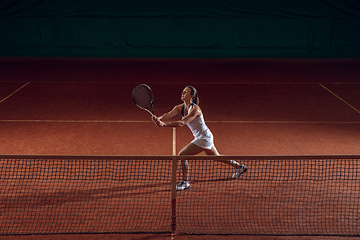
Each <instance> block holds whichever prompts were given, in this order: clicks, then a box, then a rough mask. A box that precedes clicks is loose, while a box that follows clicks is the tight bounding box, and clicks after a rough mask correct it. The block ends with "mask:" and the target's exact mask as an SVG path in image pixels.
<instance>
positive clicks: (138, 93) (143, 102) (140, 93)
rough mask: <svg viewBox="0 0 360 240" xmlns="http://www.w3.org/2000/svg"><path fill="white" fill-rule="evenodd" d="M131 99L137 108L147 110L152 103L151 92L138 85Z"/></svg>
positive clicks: (145, 87)
mask: <svg viewBox="0 0 360 240" xmlns="http://www.w3.org/2000/svg"><path fill="white" fill-rule="evenodd" d="M133 99H134V101H135V103H136V104H137V105H138V106H139V107H142V108H148V107H149V106H150V105H151V104H152V101H153V95H152V91H151V89H150V88H148V87H147V86H145V85H140V86H138V87H136V88H135V89H134V91H133Z"/></svg>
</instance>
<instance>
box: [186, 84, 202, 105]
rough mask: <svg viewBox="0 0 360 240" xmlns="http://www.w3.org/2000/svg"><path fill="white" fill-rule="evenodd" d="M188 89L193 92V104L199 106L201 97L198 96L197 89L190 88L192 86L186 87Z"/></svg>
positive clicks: (191, 93)
mask: <svg viewBox="0 0 360 240" xmlns="http://www.w3.org/2000/svg"><path fill="white" fill-rule="evenodd" d="M186 87H188V88H190V90H191V91H190V95H192V96H193V98H192V102H193V103H195V104H196V105H199V103H200V100H199V96H198V94H197V91H196V89H195V88H194V87H193V86H190V85H188V86H186Z"/></svg>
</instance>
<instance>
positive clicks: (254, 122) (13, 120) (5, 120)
mask: <svg viewBox="0 0 360 240" xmlns="http://www.w3.org/2000/svg"><path fill="white" fill-rule="evenodd" d="M0 122H19V123H21V122H34V123H152V121H133V120H129V121H125V120H48V119H27V120H26V119H25V120H22V119H0ZM206 122H207V123H241V124H320V123H321V124H324V123H326V124H360V122H345V121H340V122H336V121H231V120H229V121H206ZM173 141H175V144H176V128H174V129H173Z"/></svg>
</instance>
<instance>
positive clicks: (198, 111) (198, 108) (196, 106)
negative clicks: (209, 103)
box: [191, 104, 202, 116]
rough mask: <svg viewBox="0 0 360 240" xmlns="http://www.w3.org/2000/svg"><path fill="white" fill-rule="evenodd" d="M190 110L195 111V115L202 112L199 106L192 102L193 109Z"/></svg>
mask: <svg viewBox="0 0 360 240" xmlns="http://www.w3.org/2000/svg"><path fill="white" fill-rule="evenodd" d="M191 111H194V112H196V114H195V115H198V116H199V115H201V114H202V111H201V108H200V106H199V105H197V104H194V106H193V109H191Z"/></svg>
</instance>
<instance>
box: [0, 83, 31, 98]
mask: <svg viewBox="0 0 360 240" xmlns="http://www.w3.org/2000/svg"><path fill="white" fill-rule="evenodd" d="M29 83H30V82H27V83H25V84H24V85H22V86H21V87H20V88H18V89H17V90H15V91H14V92H13V93H11V94H10V95H9V96H7V97H5V98H4V99H2V100H0V103H2V102H4V101H5V100H6V99H8V98H9V97H11V96H12V95H14V94H15V93H17V92H18V91H20V90H21V89H22V88H24V87H25V86H26V85H28V84H29Z"/></svg>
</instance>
